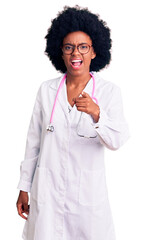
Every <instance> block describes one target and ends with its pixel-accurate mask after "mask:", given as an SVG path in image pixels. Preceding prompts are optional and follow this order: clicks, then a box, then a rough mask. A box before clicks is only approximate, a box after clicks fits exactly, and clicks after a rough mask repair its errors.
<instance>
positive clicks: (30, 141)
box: [18, 87, 42, 192]
mask: <svg viewBox="0 0 147 240" xmlns="http://www.w3.org/2000/svg"><path fill="white" fill-rule="evenodd" d="M41 132H42V109H41V87H40V88H39V90H38V93H37V96H36V101H35V104H34V108H33V113H32V117H31V121H30V125H29V129H28V133H27V141H26V149H25V157H24V161H23V162H21V166H20V181H19V184H18V189H20V190H22V191H24V192H30V190H31V185H32V180H33V176H34V172H35V168H36V164H37V160H38V156H39V151H40V141H41Z"/></svg>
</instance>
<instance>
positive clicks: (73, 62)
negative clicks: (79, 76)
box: [71, 59, 83, 68]
mask: <svg viewBox="0 0 147 240" xmlns="http://www.w3.org/2000/svg"><path fill="white" fill-rule="evenodd" d="M82 62H83V61H82V60H80V59H77V60H72V61H71V64H72V66H73V67H75V68H76V67H77V68H78V67H80V66H81V64H82Z"/></svg>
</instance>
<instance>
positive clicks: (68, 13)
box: [45, 5, 112, 73]
mask: <svg viewBox="0 0 147 240" xmlns="http://www.w3.org/2000/svg"><path fill="white" fill-rule="evenodd" d="M76 31H82V32H84V33H86V34H88V35H89V36H90V38H91V40H92V45H93V48H94V51H95V53H96V57H95V58H94V59H92V61H91V65H90V71H96V72H98V71H99V70H100V69H102V68H104V67H105V66H106V65H108V64H109V63H110V60H111V52H110V50H111V43H112V41H111V38H110V29H109V28H108V27H107V25H106V22H104V21H103V20H100V18H99V15H98V14H97V15H96V14H93V13H91V12H90V11H89V10H88V9H87V8H80V7H79V6H78V5H76V6H75V7H68V6H65V7H64V10H63V11H62V12H59V13H58V15H57V17H56V18H55V19H53V20H52V24H51V27H50V28H49V29H48V33H47V35H46V36H45V39H46V42H47V43H46V49H45V54H46V55H47V56H48V57H49V58H50V60H51V62H52V64H53V65H54V66H55V68H56V69H57V70H59V71H60V72H62V73H65V72H66V71H67V69H66V66H65V64H64V61H63V58H62V49H61V46H62V43H63V39H64V37H65V36H66V35H67V34H69V33H71V32H76Z"/></svg>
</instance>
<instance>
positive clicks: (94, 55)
mask: <svg viewBox="0 0 147 240" xmlns="http://www.w3.org/2000/svg"><path fill="white" fill-rule="evenodd" d="M95 57H96V53H95V51H94V49H93V47H92V53H91V59H94V58H95Z"/></svg>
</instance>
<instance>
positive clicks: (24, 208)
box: [23, 203, 29, 213]
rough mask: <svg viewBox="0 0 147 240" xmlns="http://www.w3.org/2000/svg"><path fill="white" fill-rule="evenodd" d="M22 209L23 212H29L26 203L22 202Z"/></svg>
mask: <svg viewBox="0 0 147 240" xmlns="http://www.w3.org/2000/svg"><path fill="white" fill-rule="evenodd" d="M23 210H24V212H25V213H28V212H29V206H28V204H27V203H24V204H23Z"/></svg>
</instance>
